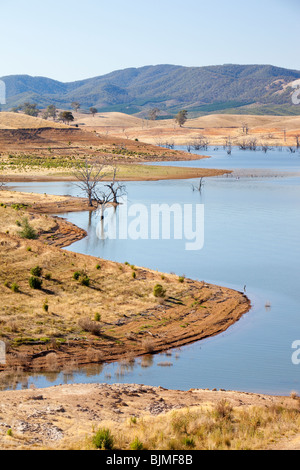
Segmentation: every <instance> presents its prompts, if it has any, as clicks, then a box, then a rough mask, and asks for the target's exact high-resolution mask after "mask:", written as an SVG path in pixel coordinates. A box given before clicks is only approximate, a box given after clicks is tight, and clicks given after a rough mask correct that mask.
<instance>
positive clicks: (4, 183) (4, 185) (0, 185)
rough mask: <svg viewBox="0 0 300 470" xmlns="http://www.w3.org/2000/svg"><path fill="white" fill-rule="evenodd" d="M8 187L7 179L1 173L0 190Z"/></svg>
mask: <svg viewBox="0 0 300 470" xmlns="http://www.w3.org/2000/svg"><path fill="white" fill-rule="evenodd" d="M5 187H6V180H5V178H4V176H3V175H0V191H2V190H3V189H5Z"/></svg>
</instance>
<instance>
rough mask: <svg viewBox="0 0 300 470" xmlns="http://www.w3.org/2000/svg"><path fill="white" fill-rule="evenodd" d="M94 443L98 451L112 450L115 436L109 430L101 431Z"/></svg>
mask: <svg viewBox="0 0 300 470" xmlns="http://www.w3.org/2000/svg"><path fill="white" fill-rule="evenodd" d="M92 441H93V445H94V446H95V448H96V449H103V450H112V449H113V447H114V438H113V435H112V434H111V432H110V430H109V429H107V428H102V429H99V430H98V431H97V432H96V434H95V435H94V436H93V440H92Z"/></svg>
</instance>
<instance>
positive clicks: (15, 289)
mask: <svg viewBox="0 0 300 470" xmlns="http://www.w3.org/2000/svg"><path fill="white" fill-rule="evenodd" d="M11 290H12V291H13V292H15V293H17V292H20V289H19V286H18V284H17V283H16V282H13V283H12V285H11Z"/></svg>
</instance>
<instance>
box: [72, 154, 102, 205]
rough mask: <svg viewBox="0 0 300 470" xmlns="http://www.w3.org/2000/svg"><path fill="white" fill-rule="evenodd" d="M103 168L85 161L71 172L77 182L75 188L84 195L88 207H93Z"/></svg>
mask: <svg viewBox="0 0 300 470" xmlns="http://www.w3.org/2000/svg"><path fill="white" fill-rule="evenodd" d="M103 168H104V165H96V164H94V163H89V162H88V161H87V160H86V161H85V162H84V164H83V165H80V166H78V167H77V168H76V170H75V171H74V172H73V176H75V178H76V180H77V181H78V182H77V183H76V186H78V187H79V188H80V189H81V190H82V191H83V192H84V193H85V194H86V196H87V198H88V200H89V206H90V207H93V202H95V201H97V197H96V196H97V192H98V189H99V188H98V187H99V184H100V182H101V181H102V180H103V178H104V176H105V173H104V172H103Z"/></svg>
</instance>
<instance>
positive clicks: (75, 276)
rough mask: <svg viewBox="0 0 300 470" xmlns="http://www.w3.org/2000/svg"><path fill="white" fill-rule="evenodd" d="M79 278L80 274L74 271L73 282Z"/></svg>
mask: <svg viewBox="0 0 300 470" xmlns="http://www.w3.org/2000/svg"><path fill="white" fill-rule="evenodd" d="M80 276H81V273H80V272H79V271H76V272H75V273H74V274H73V279H75V281H78V279H79V278H80Z"/></svg>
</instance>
